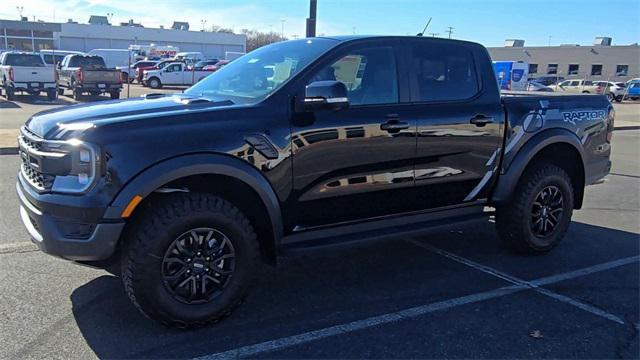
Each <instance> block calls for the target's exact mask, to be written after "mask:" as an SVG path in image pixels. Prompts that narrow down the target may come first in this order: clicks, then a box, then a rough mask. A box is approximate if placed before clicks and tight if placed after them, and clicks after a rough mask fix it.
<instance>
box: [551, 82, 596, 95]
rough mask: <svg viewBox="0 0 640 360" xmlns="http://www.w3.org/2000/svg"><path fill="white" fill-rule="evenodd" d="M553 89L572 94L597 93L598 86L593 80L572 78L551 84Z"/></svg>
mask: <svg viewBox="0 0 640 360" xmlns="http://www.w3.org/2000/svg"><path fill="white" fill-rule="evenodd" d="M549 87H550V88H551V89H552V90H553V91H557V92H567V93H571V94H597V93H598V89H597V86H596V85H595V84H594V83H593V81H591V80H585V79H571V80H565V81H562V82H560V83H558V84H554V85H551V86H549Z"/></svg>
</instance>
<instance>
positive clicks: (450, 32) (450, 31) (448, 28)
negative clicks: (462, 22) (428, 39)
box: [445, 26, 455, 39]
mask: <svg viewBox="0 0 640 360" xmlns="http://www.w3.org/2000/svg"><path fill="white" fill-rule="evenodd" d="M453 29H455V28H454V27H451V26H447V31H445V32H446V33H449V39H451V34H453Z"/></svg>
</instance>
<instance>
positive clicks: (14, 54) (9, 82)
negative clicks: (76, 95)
mask: <svg viewBox="0 0 640 360" xmlns="http://www.w3.org/2000/svg"><path fill="white" fill-rule="evenodd" d="M0 79H1V80H2V83H1V85H2V88H3V89H4V91H5V96H6V98H7V100H14V98H15V93H16V92H18V91H20V92H26V93H28V94H31V95H40V93H41V92H43V91H44V92H46V93H47V99H48V100H49V101H53V100H55V99H56V98H57V97H58V94H57V93H56V75H55V72H54V71H53V69H51V68H50V67H47V66H46V64H45V62H44V60H43V59H42V56H40V54H37V53H32V52H20V51H9V52H5V53H2V55H0Z"/></svg>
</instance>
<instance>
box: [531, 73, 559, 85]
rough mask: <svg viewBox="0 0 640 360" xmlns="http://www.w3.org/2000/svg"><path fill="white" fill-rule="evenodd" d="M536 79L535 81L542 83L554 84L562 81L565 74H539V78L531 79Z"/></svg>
mask: <svg viewBox="0 0 640 360" xmlns="http://www.w3.org/2000/svg"><path fill="white" fill-rule="evenodd" d="M531 80H534V81H535V82H538V83H540V84H542V85H546V86H549V85H553V84H557V83H559V82H561V81H563V80H564V77H563V76H555V75H545V76H538V77H537V78H534V79H531Z"/></svg>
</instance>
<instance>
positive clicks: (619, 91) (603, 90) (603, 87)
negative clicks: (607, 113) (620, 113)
mask: <svg viewBox="0 0 640 360" xmlns="http://www.w3.org/2000/svg"><path fill="white" fill-rule="evenodd" d="M593 84H594V85H595V86H596V94H604V95H605V96H606V97H607V99H609V101H614V100H615V101H616V102H621V101H622V98H623V97H624V94H625V92H626V90H627V89H626V87H625V86H620V85H618V83H615V82H613V81H594V82H593Z"/></svg>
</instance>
